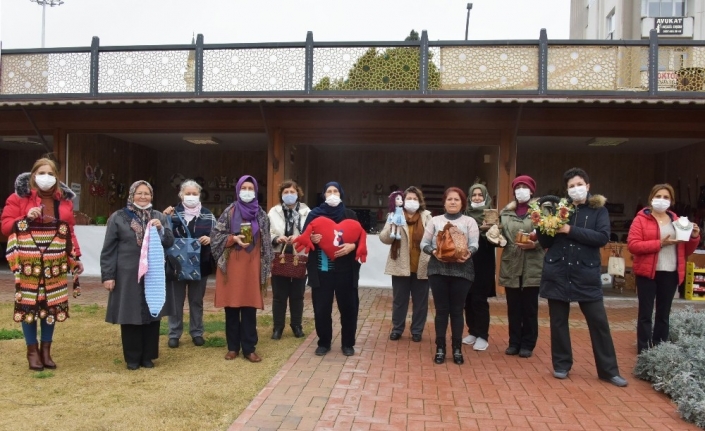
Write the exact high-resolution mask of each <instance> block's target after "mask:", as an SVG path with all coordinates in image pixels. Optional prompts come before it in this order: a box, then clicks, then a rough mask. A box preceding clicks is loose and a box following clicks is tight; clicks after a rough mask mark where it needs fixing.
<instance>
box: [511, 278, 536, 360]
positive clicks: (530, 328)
mask: <svg viewBox="0 0 705 431" xmlns="http://www.w3.org/2000/svg"><path fill="white" fill-rule="evenodd" d="M504 290H505V292H506V295H507V320H508V321H509V346H513V347H516V348H518V349H526V350H531V351H533V350H534V347H536V340H537V339H538V338H539V287H538V286H531V287H524V286H523V287H507V288H506V289H504Z"/></svg>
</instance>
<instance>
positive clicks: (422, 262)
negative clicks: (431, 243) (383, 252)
mask: <svg viewBox="0 0 705 431" xmlns="http://www.w3.org/2000/svg"><path fill="white" fill-rule="evenodd" d="M431 218H432V217H431V213H430V212H429V211H423V212H422V213H421V224H422V225H423V227H424V229H425V228H426V225H427V224H428V223H429V222H430V221H431ZM391 231H392V225H391V224H389V223H387V224H385V225H384V228H383V229H382V232H380V234H379V240H380V241H382V243H384V244H391V243H392V242H394V240H393V239H392V238H391V237H390V236H389V234H390V233H391ZM402 232H403V233H402V234H401V240H400V241H401V247H399V256H398V257H397V258H396V259H392V257H391V249H390V250H389V253H390V255H389V256H387V266H386V267H385V268H384V273H385V274H388V275H394V276H397V277H409V276H410V275H411V262H410V260H411V259H410V258H409V227H408V226H404V227H403V229H402ZM429 259H430V256H429V255H428V254H426V253H424V252H423V251H421V256H420V257H419V269H418V271H417V273H416V276H417V277H418V278H419V280H425V279H427V278H428V261H429Z"/></svg>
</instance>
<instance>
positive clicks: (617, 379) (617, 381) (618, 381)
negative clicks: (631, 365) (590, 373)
mask: <svg viewBox="0 0 705 431" xmlns="http://www.w3.org/2000/svg"><path fill="white" fill-rule="evenodd" d="M602 380H604V381H606V382H610V383H612V384H613V385H615V386H619V387H620V388H623V387H625V386H627V385H628V384H629V383H628V382H627V381H626V380H625V379H624V378H623V377H622V376H614V377H610V378H609V379H602Z"/></svg>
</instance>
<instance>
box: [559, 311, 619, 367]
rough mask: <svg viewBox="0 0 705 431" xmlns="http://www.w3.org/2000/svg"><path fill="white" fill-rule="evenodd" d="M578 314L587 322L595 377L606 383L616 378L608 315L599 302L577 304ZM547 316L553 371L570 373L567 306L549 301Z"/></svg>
mask: <svg viewBox="0 0 705 431" xmlns="http://www.w3.org/2000/svg"><path fill="white" fill-rule="evenodd" d="M578 304H580V310H581V311H582V312H583V315H584V316H585V320H586V321H587V325H588V330H589V331H590V341H591V342H592V353H593V355H595V366H596V368H597V375H598V377H600V378H601V379H609V378H611V377H614V376H618V375H619V367H618V366H617V354H616V353H615V351H614V343H613V342H612V334H610V325H609V322H608V321H607V312H605V304H604V303H603V302H602V300H599V301H591V302H579V303H578ZM548 312H549V313H550V315H551V356H552V358H553V369H554V370H560V371H570V369H571V368H572V366H573V351H572V347H571V345H570V330H569V326H568V317H569V315H570V302H565V301H558V300H555V299H549V300H548Z"/></svg>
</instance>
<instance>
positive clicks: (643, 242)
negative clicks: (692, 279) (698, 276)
mask: <svg viewBox="0 0 705 431" xmlns="http://www.w3.org/2000/svg"><path fill="white" fill-rule="evenodd" d="M668 215H669V217H671V220H674V219H675V218H677V217H678V216H677V215H676V214H675V213H674V212H672V211H668ZM628 238H629V239H628V241H627V248H628V249H629V252H630V253H631V254H632V259H633V262H634V267H633V268H632V270H633V271H634V274H636V275H640V276H643V277H648V278H651V279H653V278H654V277H656V263H657V262H658V254H659V252H660V251H661V229H659V227H658V221H657V220H656V219H655V218H654V216H653V215H651V210H650V209H649V208H644V209H643V210H641V211H639V212H638V213H637V215H636V217H635V218H634V221H633V222H632V225H631V227H630V228H629V237H628ZM699 242H700V236H699V235H698V236H697V237H695V238H692V237H691V238H690V241H688V242H681V243H678V244H677V245H676V247H677V250H678V255H677V270H678V284H680V283H683V280H684V279H685V263H686V258H687V257H688V256H690V255H691V254H693V252H694V251H695V248H696V247H697V246H698V243H699Z"/></svg>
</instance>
